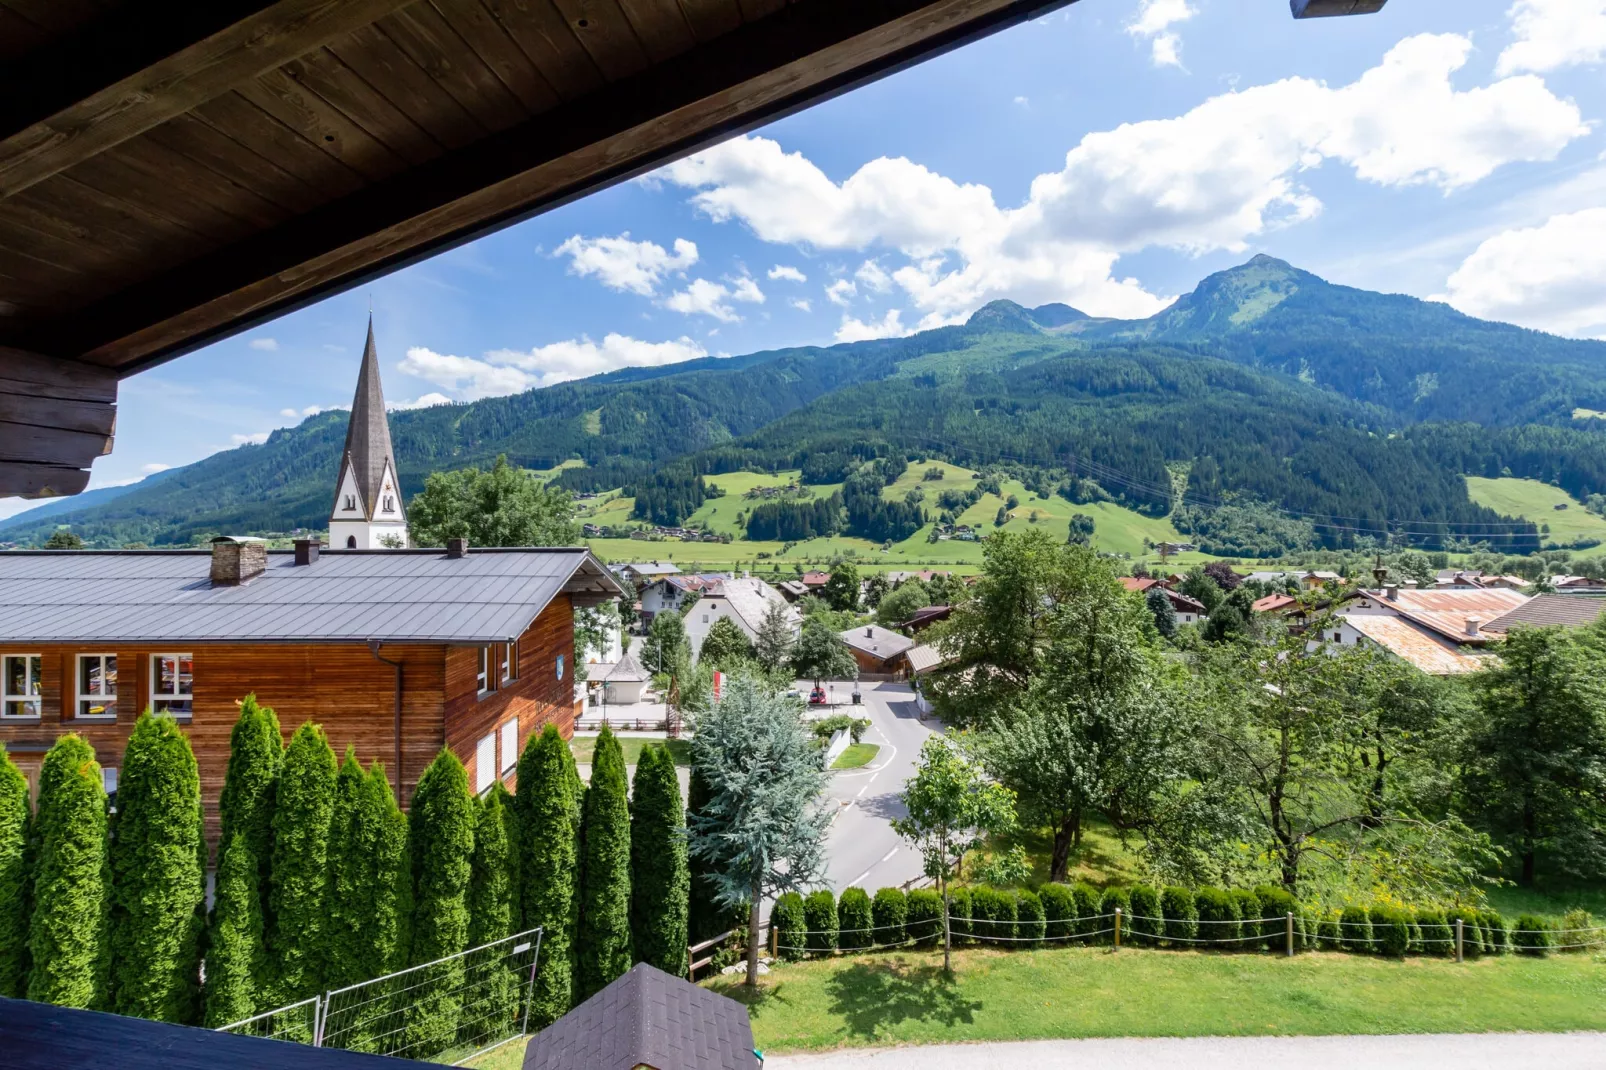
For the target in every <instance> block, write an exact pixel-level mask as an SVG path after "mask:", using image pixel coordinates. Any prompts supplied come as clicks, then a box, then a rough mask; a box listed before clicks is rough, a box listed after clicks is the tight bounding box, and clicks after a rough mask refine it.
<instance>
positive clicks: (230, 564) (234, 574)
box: [212, 535, 268, 587]
mask: <svg viewBox="0 0 1606 1070" xmlns="http://www.w3.org/2000/svg"><path fill="white" fill-rule="evenodd" d="M267 567H268V545H267V543H265V542H263V541H262V540H261V539H252V538H244V537H240V536H234V535H219V536H218V537H217V538H215V539H213V540H212V585H213V586H214V587H236V586H238V585H240V584H242V583H244V582H246V581H247V580H249V579H251V578H252V577H254V576H256V575H258V574H260V573H261V572H262V570H263V569H265V568H267Z"/></svg>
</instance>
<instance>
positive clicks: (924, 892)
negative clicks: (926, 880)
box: [904, 888, 942, 944]
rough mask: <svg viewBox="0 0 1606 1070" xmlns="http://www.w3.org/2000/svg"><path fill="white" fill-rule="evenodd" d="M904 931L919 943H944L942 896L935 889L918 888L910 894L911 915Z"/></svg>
mask: <svg viewBox="0 0 1606 1070" xmlns="http://www.w3.org/2000/svg"><path fill="white" fill-rule="evenodd" d="M904 930H905V932H907V934H908V936H909V938H910V939H911V940H915V941H917V942H919V943H926V944H929V943H939V944H940V943H941V942H942V895H941V893H939V892H938V891H937V890H936V889H935V888H916V889H915V890H914V891H912V892H910V893H909V913H908V915H907V917H906V918H905V920H904Z"/></svg>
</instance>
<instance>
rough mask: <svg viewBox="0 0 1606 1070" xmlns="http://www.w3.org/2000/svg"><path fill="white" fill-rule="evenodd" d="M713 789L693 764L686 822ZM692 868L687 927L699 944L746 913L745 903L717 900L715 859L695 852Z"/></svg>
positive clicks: (698, 811) (692, 940)
mask: <svg viewBox="0 0 1606 1070" xmlns="http://www.w3.org/2000/svg"><path fill="white" fill-rule="evenodd" d="M712 795H713V792H712V791H711V790H710V789H709V786H708V779H707V778H706V777H704V776H703V774H702V772H701V771H700V770H698V768H697V767H696V766H695V765H694V766H692V770H691V783H690V784H689V785H688V787H687V791H686V823H687V824H688V825H690V824H691V823H692V818H693V816H694V815H698V814H702V813H703V811H704V808H705V807H707V806H708V801H709V799H710V798H711V797H712ZM688 861H689V864H688V869H689V870H690V878H691V880H690V896H689V899H690V902H689V904H688V907H687V912H686V913H687V917H686V929H687V937H688V942H690V943H693V944H697V943H701V942H703V941H704V940H708V939H711V938H712V937H715V936H718V935H719V934H720V933H722V932H725V931H726V930H727V929H733V928H735V927H736V926H738V925H740V924H741V923H742V922H743V920H744V919H745V918H746V917H747V908H746V907H741V906H738V907H730V906H726V905H724V904H722V903H720V902H719V901H718V898H717V897H718V895H719V888H718V885H717V883H716V881H715V879H714V863H713V862H712V861H710V860H709V859H707V858H705V857H702V856H700V855H696V854H693V855H691V857H690V859H689V860H688Z"/></svg>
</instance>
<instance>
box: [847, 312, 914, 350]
mask: <svg viewBox="0 0 1606 1070" xmlns="http://www.w3.org/2000/svg"><path fill="white" fill-rule="evenodd" d="M902 316H903V314H902V312H901V311H900V310H899V309H896V308H890V309H888V310H887V314H886V315H885V316H882V317H881V319H880V320H879V321H876V320H870V321H869V322H864V321H862V320H857V319H854V318H853V317H852V316H847V315H844V316H843V317H842V325H841V326H840V327H838V328H837V329H836V340H837V341H838V342H864V341H867V340H869V339H871V338H902V337H903V336H904V335H906V334H911V333H913V332H912V331H910V329H909V328H907V327H905V326H904V325H903V319H902Z"/></svg>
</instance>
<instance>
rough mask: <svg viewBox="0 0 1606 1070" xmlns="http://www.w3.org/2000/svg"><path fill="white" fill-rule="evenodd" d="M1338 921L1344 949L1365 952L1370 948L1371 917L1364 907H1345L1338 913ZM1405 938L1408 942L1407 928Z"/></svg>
mask: <svg viewBox="0 0 1606 1070" xmlns="http://www.w3.org/2000/svg"><path fill="white" fill-rule="evenodd" d="M1338 923H1339V931H1340V932H1341V933H1342V934H1343V936H1342V946H1343V948H1344V950H1345V951H1358V952H1360V953H1362V954H1366V953H1368V952H1370V951H1371V950H1372V919H1371V917H1370V916H1368V914H1367V912H1366V908H1365V907H1357V906H1348V907H1345V908H1344V912H1343V913H1342V914H1340V915H1339V918H1338ZM1406 939H1407V942H1409V939H1410V935H1409V930H1408V931H1407V936H1406Z"/></svg>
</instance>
